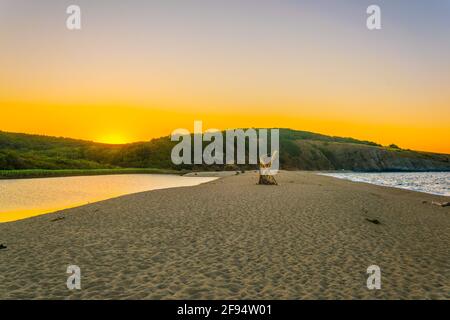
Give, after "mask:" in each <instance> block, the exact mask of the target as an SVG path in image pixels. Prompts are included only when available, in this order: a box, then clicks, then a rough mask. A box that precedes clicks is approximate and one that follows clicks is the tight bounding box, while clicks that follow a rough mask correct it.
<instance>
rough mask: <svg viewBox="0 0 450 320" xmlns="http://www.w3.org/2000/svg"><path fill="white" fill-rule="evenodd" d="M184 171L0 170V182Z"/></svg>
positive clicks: (149, 169)
mask: <svg viewBox="0 0 450 320" xmlns="http://www.w3.org/2000/svg"><path fill="white" fill-rule="evenodd" d="M186 172H187V171H185V170H179V171H178V170H171V169H157V168H115V169H57V170H51V169H24V170H0V180H11V179H37V178H61V177H83V176H101V175H116V174H175V175H183V174H185V173H186Z"/></svg>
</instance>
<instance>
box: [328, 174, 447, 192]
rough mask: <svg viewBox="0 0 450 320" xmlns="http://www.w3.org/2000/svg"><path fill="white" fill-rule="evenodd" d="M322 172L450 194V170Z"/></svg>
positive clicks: (339, 176) (399, 186)
mask: <svg viewBox="0 0 450 320" xmlns="http://www.w3.org/2000/svg"><path fill="white" fill-rule="evenodd" d="M321 174H322V175H325V176H330V177H335V178H340V179H346V180H351V181H356V182H365V183H371V184H376V185H379V186H387V187H395V188H401V189H407V190H413V191H419V192H425V193H431V194H437V195H441V196H450V172H377V173H363V172H342V173H340V172H339V173H338V172H337V173H321Z"/></svg>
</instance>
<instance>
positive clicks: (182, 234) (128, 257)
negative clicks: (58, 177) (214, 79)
mask: <svg viewBox="0 0 450 320" xmlns="http://www.w3.org/2000/svg"><path fill="white" fill-rule="evenodd" d="M277 180H278V182H279V186H259V185H256V182H257V175H256V174H255V173H254V172H248V173H245V174H239V175H236V176H229V177H224V178H222V179H219V180H216V181H213V182H210V183H207V184H203V185H199V186H195V187H183V188H175V189H166V190H156V191H150V192H143V193H139V194H134V195H128V196H123V197H119V198H116V199H110V200H106V201H102V202H99V203H94V204H90V205H87V206H83V207H79V208H75V209H68V210H64V211H61V212H58V213H54V214H48V215H44V216H39V217H35V218H30V219H27V220H22V221H16V222H11V223H4V224H0V243H4V244H5V245H7V248H6V249H3V250H0V277H1V279H2V280H1V281H0V298H2V299H12V298H32V299H87V298H96V299H141V298H142V299H179V298H180V299H352V298H356V299H381V298H382V299H386V298H388V299H410V298H418V299H449V298H450V250H449V248H450V207H445V208H442V207H438V206H434V205H431V201H445V200H446V201H448V198H445V197H439V196H433V195H427V194H421V193H416V192H412V191H406V190H399V189H391V188H385V187H378V186H371V185H367V184H361V183H353V182H349V181H343V180H338V179H335V178H331V177H324V176H317V175H315V174H313V173H304V172H282V173H281V174H280V175H278V176H277ZM423 201H427V202H426V203H423ZM57 217H61V219H58V220H56V221H54V219H55V218H57ZM62 217H64V219H62ZM366 218H368V219H377V220H379V221H380V222H381V223H380V224H374V223H371V222H369V221H368V220H366ZM71 264H75V265H78V266H79V267H80V268H81V273H82V281H81V286H82V289H81V290H74V291H70V290H68V289H67V288H66V279H67V276H68V275H67V274H66V268H67V266H68V265H71ZM373 264H375V265H378V266H380V268H381V272H382V288H381V290H375V291H373V290H368V289H367V287H366V279H367V274H366V269H367V267H368V266H370V265H373Z"/></svg>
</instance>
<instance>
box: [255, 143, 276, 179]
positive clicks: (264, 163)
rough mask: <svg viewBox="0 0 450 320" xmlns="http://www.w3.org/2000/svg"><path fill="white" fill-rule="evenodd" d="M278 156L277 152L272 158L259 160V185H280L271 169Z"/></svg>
mask: <svg viewBox="0 0 450 320" xmlns="http://www.w3.org/2000/svg"><path fill="white" fill-rule="evenodd" d="M276 155H277V152H276V151H275V152H274V154H273V155H272V157H270V158H268V157H267V158H268V159H267V158H265V157H263V156H261V157H260V158H259V181H258V184H263V185H278V183H277V181H276V180H275V177H274V176H273V175H271V174H268V173H270V169H271V167H272V163H273V161H274V159H275V157H276Z"/></svg>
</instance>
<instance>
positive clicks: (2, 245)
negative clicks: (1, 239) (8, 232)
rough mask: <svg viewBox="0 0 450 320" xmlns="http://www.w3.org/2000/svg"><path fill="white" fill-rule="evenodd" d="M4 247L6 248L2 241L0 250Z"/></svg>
mask: <svg viewBox="0 0 450 320" xmlns="http://www.w3.org/2000/svg"><path fill="white" fill-rule="evenodd" d="M6 248H8V247H7V246H5V245H4V244H3V243H2V244H0V250H3V249H6Z"/></svg>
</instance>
